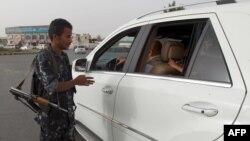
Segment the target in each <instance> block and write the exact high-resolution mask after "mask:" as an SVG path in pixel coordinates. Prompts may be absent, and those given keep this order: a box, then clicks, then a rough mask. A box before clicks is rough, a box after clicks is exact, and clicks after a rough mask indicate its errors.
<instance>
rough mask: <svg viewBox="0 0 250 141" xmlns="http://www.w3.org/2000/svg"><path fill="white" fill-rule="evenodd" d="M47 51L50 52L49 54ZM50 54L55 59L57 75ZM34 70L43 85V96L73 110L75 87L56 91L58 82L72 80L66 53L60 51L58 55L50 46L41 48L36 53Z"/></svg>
mask: <svg viewBox="0 0 250 141" xmlns="http://www.w3.org/2000/svg"><path fill="white" fill-rule="evenodd" d="M48 51H50V52H51V55H50V54H49V52H48ZM51 56H52V57H53V58H54V59H55V61H56V64H57V65H56V67H57V70H58V75H56V74H55V69H54V68H53V61H52V58H51ZM35 72H36V75H37V77H38V79H39V80H40V82H41V84H42V85H43V89H44V90H43V91H44V93H45V97H46V98H48V99H49V100H50V101H51V102H53V103H56V104H58V105H59V106H60V107H62V108H65V109H68V110H69V111H73V106H74V105H75V104H74V101H73V94H74V93H75V92H76V90H75V87H73V88H71V89H69V90H66V91H63V92H56V88H57V85H58V83H59V82H63V81H70V80H72V73H71V65H70V62H69V58H68V56H67V54H66V53H65V52H62V54H61V56H59V55H57V54H56V52H55V51H54V50H53V48H52V47H51V46H49V47H48V49H47V51H46V50H41V51H40V52H39V53H38V54H37V58H36V66H35Z"/></svg>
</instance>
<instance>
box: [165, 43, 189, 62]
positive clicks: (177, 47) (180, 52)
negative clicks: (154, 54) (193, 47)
mask: <svg viewBox="0 0 250 141" xmlns="http://www.w3.org/2000/svg"><path fill="white" fill-rule="evenodd" d="M184 52H185V49H184V45H183V44H182V43H181V42H177V41H166V42H165V43H164V44H163V47H162V49H161V59H162V60H163V61H168V60H169V59H173V60H181V59H183V58H184Z"/></svg>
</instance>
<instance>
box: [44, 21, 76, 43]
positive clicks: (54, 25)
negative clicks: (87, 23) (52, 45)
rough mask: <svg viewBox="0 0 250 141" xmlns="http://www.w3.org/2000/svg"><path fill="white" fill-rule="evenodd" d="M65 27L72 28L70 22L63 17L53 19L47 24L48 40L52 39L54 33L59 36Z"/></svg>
mask: <svg viewBox="0 0 250 141" xmlns="http://www.w3.org/2000/svg"><path fill="white" fill-rule="evenodd" d="M65 27H67V28H70V29H72V25H71V23H70V22H68V21H67V20H65V19H60V18H59V19H55V20H53V21H52V22H51V23H50V25H49V31H48V33H49V38H50V40H51V41H52V40H53V35H54V34H55V35H58V36H61V35H62V33H63V30H64V28H65Z"/></svg>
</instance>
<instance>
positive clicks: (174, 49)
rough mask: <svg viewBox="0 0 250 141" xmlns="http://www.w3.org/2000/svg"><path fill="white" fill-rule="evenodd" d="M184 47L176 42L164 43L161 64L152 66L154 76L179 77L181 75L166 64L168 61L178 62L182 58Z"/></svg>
mask: <svg viewBox="0 0 250 141" xmlns="http://www.w3.org/2000/svg"><path fill="white" fill-rule="evenodd" d="M184 52H185V49H184V45H183V44H182V43H181V42H177V41H166V42H165V43H164V45H163V47H162V49H161V59H162V61H163V62H162V63H159V64H156V65H154V66H153V68H152V71H151V73H152V74H155V75H180V74H181V73H180V72H179V71H177V70H176V69H175V68H173V67H171V66H170V65H169V64H168V61H169V59H173V60H175V61H179V60H181V59H183V58H184Z"/></svg>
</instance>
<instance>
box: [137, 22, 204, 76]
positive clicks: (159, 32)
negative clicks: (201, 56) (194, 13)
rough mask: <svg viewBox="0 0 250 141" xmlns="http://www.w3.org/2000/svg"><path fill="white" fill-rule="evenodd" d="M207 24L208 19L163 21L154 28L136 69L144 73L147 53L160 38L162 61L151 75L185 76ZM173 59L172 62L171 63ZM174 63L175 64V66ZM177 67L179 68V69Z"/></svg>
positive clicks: (154, 67)
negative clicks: (172, 22) (175, 21)
mask: <svg viewBox="0 0 250 141" xmlns="http://www.w3.org/2000/svg"><path fill="white" fill-rule="evenodd" d="M205 25H206V20H197V21H180V22H179V23H177V24H176V23H175V24H171V23H163V24H159V25H155V26H154V27H153V28H152V31H151V33H150V36H149V37H148V41H147V43H146V45H145V47H144V50H143V53H142V54H141V57H140V60H139V63H138V65H137V69H136V71H137V72H139V73H144V70H145V66H146V63H147V60H148V57H147V54H148V52H149V50H150V47H151V46H152V44H153V43H154V42H155V41H156V40H158V41H160V42H161V44H162V49H161V63H158V64H155V65H154V66H153V68H152V71H151V75H174V76H184V75H185V71H186V68H187V66H188V63H189V61H190V58H191V55H192V52H193V51H194V48H195V46H196V44H197V42H198V40H199V38H200V35H201V33H202V31H203V29H204V26H205ZM169 60H172V63H169ZM173 63H174V64H175V65H174V66H173ZM177 67H178V68H179V69H177Z"/></svg>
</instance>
